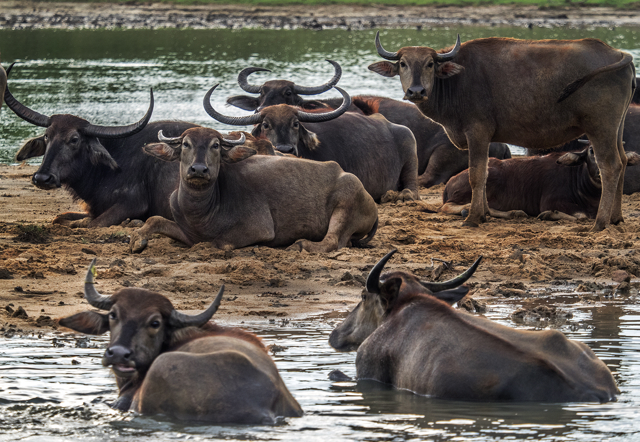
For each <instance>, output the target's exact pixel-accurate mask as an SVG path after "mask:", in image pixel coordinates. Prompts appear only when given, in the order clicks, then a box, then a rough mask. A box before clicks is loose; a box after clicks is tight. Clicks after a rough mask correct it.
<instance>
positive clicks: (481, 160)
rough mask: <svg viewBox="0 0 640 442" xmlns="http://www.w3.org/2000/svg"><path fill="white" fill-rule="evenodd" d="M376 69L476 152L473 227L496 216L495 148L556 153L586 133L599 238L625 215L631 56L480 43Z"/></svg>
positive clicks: (573, 45) (596, 46) (399, 56)
mask: <svg viewBox="0 0 640 442" xmlns="http://www.w3.org/2000/svg"><path fill="white" fill-rule="evenodd" d="M375 43H376V47H377V49H378V53H379V54H380V55H381V56H382V57H383V58H386V59H387V60H391V61H394V62H393V63H392V62H391V61H382V62H378V63H374V64H372V65H370V66H369V69H371V70H372V71H374V72H377V73H378V74H380V75H383V76H387V77H393V76H396V75H398V76H400V81H401V83H402V89H403V91H404V92H405V96H404V98H405V99H407V100H409V101H412V102H414V103H415V104H416V105H417V106H418V108H419V109H420V110H421V111H422V113H424V114H425V115H426V116H427V117H429V118H431V119H433V120H434V121H436V122H437V123H440V124H442V126H443V127H444V128H445V130H446V132H447V134H448V135H449V138H450V139H451V141H452V142H453V143H454V144H455V145H456V146H457V147H459V148H461V149H469V172H470V173H469V179H470V181H471V188H472V193H473V195H472V200H471V208H470V210H469V216H468V217H467V219H466V220H465V223H464V224H465V225H467V226H477V225H478V224H480V223H482V222H484V221H485V220H486V215H488V214H490V208H489V205H488V203H487V197H486V191H485V188H484V187H485V183H486V180H487V163H488V149H489V143H490V142H491V141H499V142H504V143H510V144H515V145H518V146H523V147H526V148H529V149H544V148H548V147H552V146H558V145H561V144H563V143H566V142H567V141H570V140H572V139H574V138H576V137H578V136H580V135H582V134H584V133H586V134H587V136H588V137H589V140H590V141H591V142H592V143H593V147H594V152H595V155H596V158H597V160H598V166H599V168H600V172H601V175H602V198H601V199H600V205H599V208H598V214H597V216H596V221H595V225H594V227H593V230H594V231H599V230H602V229H604V228H605V226H606V225H608V224H609V223H613V224H618V223H620V222H622V221H623V217H622V188H623V182H624V169H625V166H626V157H625V156H624V149H623V147H622V132H623V127H624V117H625V114H626V112H627V108H628V106H629V103H630V101H631V96H632V95H633V92H634V89H635V87H636V76H635V68H634V65H633V57H632V56H631V55H630V54H627V53H624V52H621V51H618V50H616V49H613V48H612V47H610V46H609V45H607V44H605V43H603V42H602V41H599V40H596V39H583V40H541V41H530V40H515V39H510V38H482V39H477V40H471V41H468V42H466V43H464V44H460V37H458V41H457V42H456V45H455V47H454V48H453V49H452V50H451V51H449V52H446V53H441V52H436V51H435V50H433V49H431V48H428V47H420V46H412V47H404V48H401V49H400V50H399V51H397V52H389V51H387V50H385V49H384V48H383V47H382V45H381V44H380V37H379V33H378V34H377V35H376V40H375Z"/></svg>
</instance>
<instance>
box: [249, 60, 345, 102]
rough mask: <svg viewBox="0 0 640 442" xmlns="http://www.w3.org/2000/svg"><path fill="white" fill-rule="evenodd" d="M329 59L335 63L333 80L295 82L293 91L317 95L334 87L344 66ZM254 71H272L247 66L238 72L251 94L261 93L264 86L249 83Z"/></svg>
mask: <svg viewBox="0 0 640 442" xmlns="http://www.w3.org/2000/svg"><path fill="white" fill-rule="evenodd" d="M327 61H328V62H329V63H331V64H332V65H333V69H334V70H335V73H334V74H333V78H332V79H331V80H329V81H327V82H326V83H325V84H321V85H320V86H300V85H297V84H295V83H294V85H293V91H294V92H295V93H296V94H300V95H317V94H321V93H323V92H326V91H328V90H329V89H331V88H332V87H334V86H335V85H336V84H337V83H338V81H339V80H340V77H341V76H342V68H341V67H340V65H339V64H338V63H336V62H335V61H333V60H327ZM254 72H271V71H270V70H269V69H264V68H256V67H249V68H245V69H243V70H241V71H240V73H239V74H238V84H239V85H240V87H241V88H242V89H243V90H244V91H245V92H249V93H250V94H259V93H260V89H261V88H262V85H260V86H257V85H254V84H249V81H248V77H249V75H251V74H253V73H254Z"/></svg>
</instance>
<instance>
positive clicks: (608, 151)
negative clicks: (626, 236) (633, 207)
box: [587, 128, 626, 232]
mask: <svg viewBox="0 0 640 442" xmlns="http://www.w3.org/2000/svg"><path fill="white" fill-rule="evenodd" d="M616 130H617V128H616ZM587 136H588V137H589V140H590V141H591V144H592V145H593V151H594V153H595V155H596V162H597V164H598V167H599V169H600V175H601V177H602V194H601V196H600V205H599V206H598V214H597V215H596V222H595V225H594V226H593V228H592V229H591V230H592V231H593V232H599V231H601V230H604V228H605V227H606V226H607V225H609V223H610V222H611V221H612V215H613V214H614V213H615V214H616V219H615V221H617V222H621V221H622V187H621V186H620V182H621V181H620V174H621V173H622V172H623V171H624V166H625V165H626V156H625V157H624V159H625V162H624V163H623V162H622V160H621V159H620V154H619V152H618V146H617V142H618V137H617V134H615V135H614V134H612V133H611V131H606V130H603V131H600V133H598V134H597V135H592V134H590V133H587ZM622 181H623V182H624V177H622ZM616 192H619V195H617V194H616ZM616 204H617V205H619V206H618V207H614V206H615V205H616Z"/></svg>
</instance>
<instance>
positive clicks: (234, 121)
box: [202, 84, 262, 126]
mask: <svg viewBox="0 0 640 442" xmlns="http://www.w3.org/2000/svg"><path fill="white" fill-rule="evenodd" d="M218 86H219V85H218V84H216V85H215V86H214V87H212V88H211V89H209V92H207V94H206V95H205V96H204V100H203V103H202V104H203V105H204V110H205V111H206V112H207V113H208V114H209V116H210V117H211V118H213V119H214V120H217V121H219V122H221V123H224V124H229V125H231V126H249V125H252V124H257V123H259V122H260V121H262V115H260V114H259V113H258V114H253V115H249V116H246V117H229V116H227V115H222V114H221V113H220V112H218V111H217V110H215V109H214V108H213V106H211V94H212V93H213V91H215V90H216V88H217V87H218Z"/></svg>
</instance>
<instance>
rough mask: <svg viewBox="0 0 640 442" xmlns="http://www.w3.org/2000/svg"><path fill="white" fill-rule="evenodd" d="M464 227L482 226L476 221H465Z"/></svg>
mask: <svg viewBox="0 0 640 442" xmlns="http://www.w3.org/2000/svg"><path fill="white" fill-rule="evenodd" d="M462 227H480V224H478V223H475V222H473V221H464V222H463V223H462Z"/></svg>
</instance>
